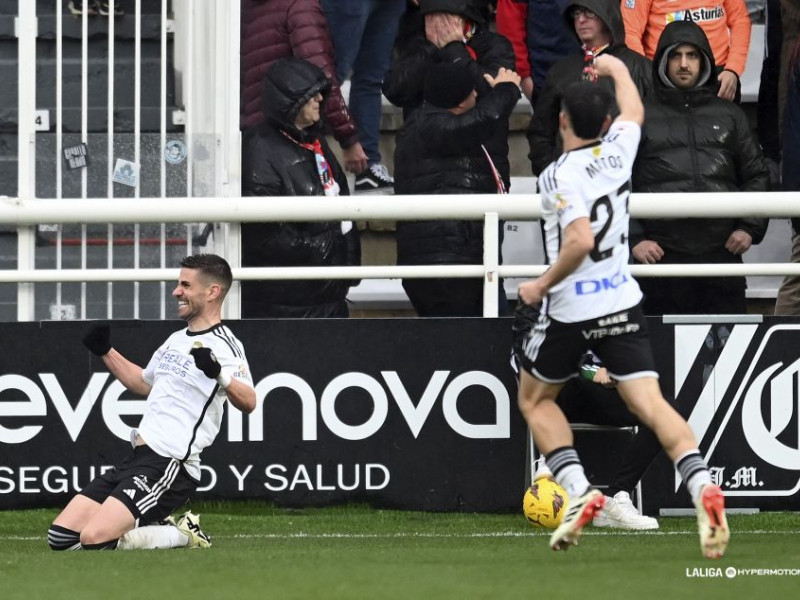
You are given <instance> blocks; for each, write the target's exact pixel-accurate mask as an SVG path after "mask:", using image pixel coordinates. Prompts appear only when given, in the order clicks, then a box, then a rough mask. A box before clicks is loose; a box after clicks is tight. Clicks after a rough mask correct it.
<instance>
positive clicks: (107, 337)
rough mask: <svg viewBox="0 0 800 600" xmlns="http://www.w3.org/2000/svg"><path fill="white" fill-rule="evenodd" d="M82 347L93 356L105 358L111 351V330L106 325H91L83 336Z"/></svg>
mask: <svg viewBox="0 0 800 600" xmlns="http://www.w3.org/2000/svg"><path fill="white" fill-rule="evenodd" d="M83 345H84V346H86V347H87V348H88V349H89V351H90V352H91V353H92V354H94V355H95V356H105V355H106V354H108V352H109V350H111V328H110V327H109V326H108V325H93V326H92V328H91V329H90V330H89V333H87V334H86V335H84V336H83Z"/></svg>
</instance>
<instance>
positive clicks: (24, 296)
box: [15, 0, 38, 321]
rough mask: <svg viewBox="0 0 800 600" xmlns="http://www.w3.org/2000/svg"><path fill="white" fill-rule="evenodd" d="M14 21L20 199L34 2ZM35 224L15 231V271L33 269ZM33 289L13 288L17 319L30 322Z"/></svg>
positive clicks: (30, 158)
mask: <svg viewBox="0 0 800 600" xmlns="http://www.w3.org/2000/svg"><path fill="white" fill-rule="evenodd" d="M17 4H18V9H17V19H16V21H15V26H16V34H17V39H18V43H17V47H18V49H19V50H18V59H17V60H18V80H19V90H18V102H17V106H18V109H17V119H18V125H17V127H18V129H17V132H18V133H17V140H18V144H19V146H18V148H17V194H18V196H19V197H20V198H33V197H34V196H35V195H36V37H37V35H38V21H37V19H36V2H31V1H30V0H19V2H18V3H17ZM35 228H36V226H35V225H28V226H27V227H19V228H18V229H17V268H18V269H21V270H22V269H33V268H34V267H35V260H34V252H35V251H36V235H35ZM33 292H34V286H33V284H32V283H21V284H19V286H18V287H17V320H18V321H33V318H34V295H33Z"/></svg>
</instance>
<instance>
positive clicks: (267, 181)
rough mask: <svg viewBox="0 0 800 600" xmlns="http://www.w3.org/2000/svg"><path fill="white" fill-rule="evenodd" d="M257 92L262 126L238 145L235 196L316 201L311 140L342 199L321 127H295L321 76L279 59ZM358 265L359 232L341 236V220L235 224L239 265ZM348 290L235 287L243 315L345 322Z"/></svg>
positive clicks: (342, 286) (304, 285)
mask: <svg viewBox="0 0 800 600" xmlns="http://www.w3.org/2000/svg"><path fill="white" fill-rule="evenodd" d="M263 86H264V87H263V94H262V97H263V103H264V115H265V116H266V121H265V122H264V123H263V124H262V125H261V126H259V127H257V128H252V129H250V130H248V132H247V133H246V134H245V137H244V140H243V143H242V195H243V196H323V195H324V194H325V192H324V188H323V184H322V181H321V179H320V175H319V173H318V171H317V164H316V156H315V153H314V151H313V150H309V149H307V148H304V147H303V146H301V144H313V142H314V141H315V140H319V142H320V145H321V147H322V152H323V155H324V156H325V158H326V160H327V162H328V164H329V165H330V168H331V171H332V174H333V178H334V179H335V180H336V182H337V183H338V184H339V186H340V194H341V195H347V194H349V193H350V192H349V188H348V185H347V179H346V177H345V174H344V172H343V171H342V168H341V166H340V165H339V163H338V161H337V160H336V157H335V156H334V154H333V152H332V151H331V149H330V147H329V146H328V144H327V142H326V141H325V136H324V132H323V129H322V125H321V124H320V123H317V124H316V125H314V126H312V127H310V128H307V129H303V130H299V129H297V127H296V126H295V119H296V118H297V115H298V114H299V113H300V110H301V109H302V108H303V106H304V105H305V104H306V103H307V102H308V101H309V100H310V99H311V98H312V97H314V96H315V95H316V94H318V93H322V94H323V95H324V94H325V93H326V92H327V91H328V89H329V87H330V82H329V80H328V79H327V78H326V77H325V74H324V73H323V72H322V70H320V69H319V68H318V67H316V66H314V65H312V64H311V63H309V62H307V61H305V60H302V59H297V58H285V59H281V60H279V61H277V62H276V63H275V64H273V65H272V66H271V67H270V69H269V71H267V73H266V75H265V77H264V84H263ZM297 201H298V202H302V199H298V200H297ZM264 202H265V203H268V202H269V199H267V198H265V199H264ZM358 264H360V244H359V238H358V232H357V231H356V229H355V228H352V229H351V230H350V231H349V233H347V234H346V235H345V234H342V223H341V222H340V221H314V222H308V223H298V222H291V223H289V222H270V223H244V224H242V265H243V266H246V267H267V266H328V265H331V266H347V265H358ZM352 284H353V282H352V281H348V280H296V281H246V282H243V284H242V316H243V317H245V318H252V317H298V318H300V317H337V316H338V317H346V316H347V315H348V310H347V304H346V301H345V298H346V296H347V292H348V289H349V287H350V285H352Z"/></svg>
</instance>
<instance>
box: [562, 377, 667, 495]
mask: <svg viewBox="0 0 800 600" xmlns="http://www.w3.org/2000/svg"><path fill="white" fill-rule="evenodd" d="M556 402H557V404H558V405H559V406H560V407H561V410H562V411H564V415H565V416H566V417H567V420H568V421H569V422H570V423H591V424H592V425H614V426H617V427H631V426H638V427H639V429H638V431H637V432H636V434H634V435H633V436H632V437H631V440H630V442H629V443H628V445H627V446H626V447H625V450H624V451H623V454H622V459H621V460H620V462H619V463H618V464H617V468H616V470H615V471H614V476H613V477H612V479H611V482H610V484H609V487H608V489H607V490H606V493H607V494H608V495H609V496H613V495H614V494H616V493H617V492H619V491H626V492H628V493H629V494H630V493H631V492H632V491H633V489H634V488H635V487H636V484H637V483H638V481H639V480H640V479H641V478H642V476H643V475H644V473H645V471H647V469H648V467H650V465H651V464H652V462H653V461H654V460H655V458H656V456H658V453H659V452H660V451H661V443H660V442H659V441H658V438H657V437H656V435H655V434H654V433H653V432H652V431H650V429H648V428H647V427H645V426H644V425H642V423H641V422H640V421H639V420H638V419H637V418H636V417H634V416H633V414H631V412H630V411H629V410H628V408H627V406H626V404H625V401H624V400H623V399H622V398H621V397H620V395H619V394H618V393H617V391H616V390H613V389H608V388H604V387H603V386H601V385H600V384H597V383H594V382H592V381H589V380H587V379H583V378H580V377H576V378H573V379H570V380H569V381H568V382H567V383H566V385H564V387H563V388H562V389H561V392H560V394H559V395H558V398H557V399H556Z"/></svg>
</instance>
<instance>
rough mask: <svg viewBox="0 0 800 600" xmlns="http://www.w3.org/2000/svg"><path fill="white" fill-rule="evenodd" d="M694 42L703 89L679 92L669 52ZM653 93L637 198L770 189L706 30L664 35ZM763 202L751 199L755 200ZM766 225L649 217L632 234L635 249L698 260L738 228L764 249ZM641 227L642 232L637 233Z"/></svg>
mask: <svg viewBox="0 0 800 600" xmlns="http://www.w3.org/2000/svg"><path fill="white" fill-rule="evenodd" d="M681 44H692V45H693V46H695V47H696V48H698V49H699V50H700V52H701V54H702V56H703V66H702V71H701V76H700V79H699V80H698V84H697V85H696V86H695V87H694V88H692V89H689V90H682V89H679V88H676V87H675V86H674V85H673V84H672V82H671V81H670V80H669V77H668V76H667V62H668V58H669V53H670V52H671V51H672V50H673V49H675V48H676V47H677V46H679V45H681ZM653 85H654V94H653V95H652V96H650V97H649V98H648V99H647V101H646V102H645V115H646V117H645V123H644V128H643V129H642V141H641V143H640V146H639V153H638V155H637V158H636V162H635V164H634V169H633V191H634V192H728V191H754V192H755V191H758V192H761V191H766V190H767V186H768V184H769V173H768V171H767V169H766V166H765V164H764V160H763V157H762V155H761V150H760V149H759V147H758V146H757V144H756V142H755V140H754V138H753V136H752V135H751V133H750V126H749V123H748V121H747V117H746V116H745V114H744V112H743V111H742V109H741V108H739V106H737V105H736V104H734V103H733V102H730V101H728V100H723V99H721V98H718V97H717V94H716V90H717V77H716V64H715V62H714V55H713V53H712V52H711V47H710V45H709V43H708V38H706V35H705V33H703V30H702V29H701V28H700V27H699V26H698V25H697V24H695V23H693V22H691V21H676V22H674V23H671V24H670V25H668V26H667V27H666V28H665V29H664V33H663V34H662V35H661V40H660V41H659V43H658V47H657V49H656V54H655V57H654V61H653ZM757 201H758V196H757V195H753V202H757ZM768 222H769V221H768V219H757V218H727V219H726V218H715V219H649V220H638V221H636V222H634V223H633V226H632V229H631V242H630V243H631V247H633V246H635V245H636V244H637V243H638V242H640V241H641V240H643V239H648V240H653V241H656V242H658V244H659V245H660V246H662V248H663V249H664V250H672V251H676V252H681V253H684V254H691V255H700V254H708V253H713V252H716V251H720V250H721V249H723V248H724V247H725V242H726V241H727V239H728V237H729V236H730V234H731V233H732V232H733V231H735V230H737V229H741V230H742V231H745V232H747V233H749V234H750V236H751V237H752V238H753V243H755V244H757V243H759V242H760V241H761V240H762V239H763V238H764V234H765V233H766V230H767V224H768ZM639 227H641V231H640V230H639Z"/></svg>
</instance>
